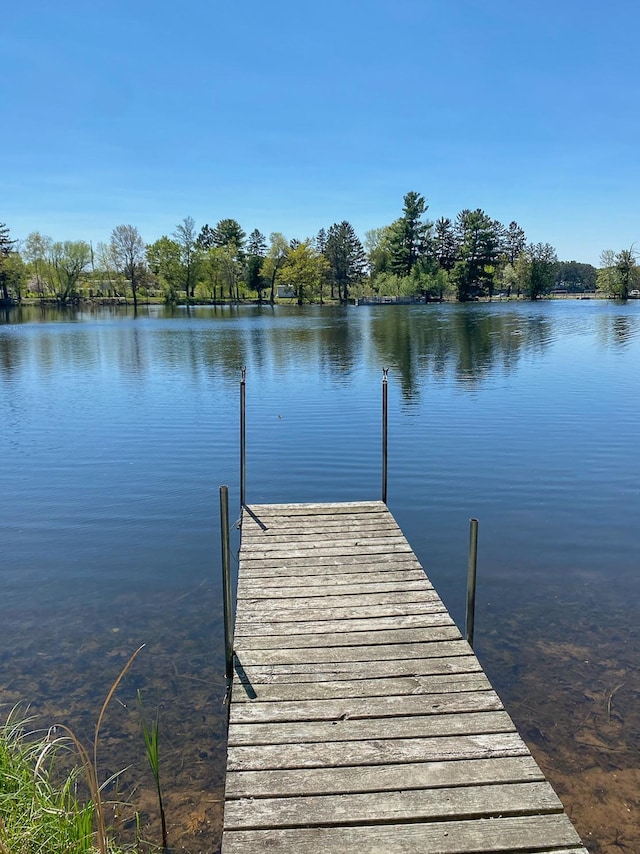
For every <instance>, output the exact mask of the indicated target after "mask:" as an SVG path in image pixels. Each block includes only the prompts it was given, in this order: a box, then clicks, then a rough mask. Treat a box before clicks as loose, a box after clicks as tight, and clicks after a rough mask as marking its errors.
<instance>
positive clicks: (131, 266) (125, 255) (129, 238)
mask: <svg viewBox="0 0 640 854" xmlns="http://www.w3.org/2000/svg"><path fill="white" fill-rule="evenodd" d="M110 245H111V255H112V257H113V260H114V262H115V265H116V269H117V270H118V271H119V272H121V273H122V274H123V275H124V277H125V278H126V279H127V280H128V282H129V285H130V286H131V294H132V296H133V305H134V307H136V308H137V306H138V287H139V285H140V282H141V281H142V280H143V277H144V273H145V245H144V241H143V240H142V237H141V236H140V232H139V231H138V229H137V228H136V227H135V226H133V225H117V226H116V227H115V228H114V229H113V231H112V232H111V244H110Z"/></svg>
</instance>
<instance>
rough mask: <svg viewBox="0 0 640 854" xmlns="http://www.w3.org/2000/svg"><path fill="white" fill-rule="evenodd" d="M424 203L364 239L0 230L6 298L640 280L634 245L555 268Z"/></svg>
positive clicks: (481, 292) (269, 294)
mask: <svg viewBox="0 0 640 854" xmlns="http://www.w3.org/2000/svg"><path fill="white" fill-rule="evenodd" d="M427 211H428V205H427V202H426V199H425V197H424V196H422V195H421V194H420V193H417V192H415V191H411V192H408V193H407V194H406V195H405V196H404V199H403V206H402V212H401V215H400V216H399V217H398V218H397V219H396V220H395V221H394V222H392V223H391V224H389V225H386V226H383V227H381V228H374V229H371V230H370V231H367V232H366V233H365V235H364V240H363V241H361V240H360V238H359V237H358V236H357V234H356V232H355V230H354V228H353V226H352V225H351V224H350V223H349V222H347V221H346V220H344V221H342V222H339V223H334V224H333V225H331V226H330V227H329V228H327V229H326V230H325V229H324V228H323V229H320V231H319V232H318V234H317V235H315V236H314V237H308V238H306V239H305V240H297V239H291V240H290V239H287V238H286V237H285V236H284V235H283V234H282V233H281V232H273V233H272V234H270V235H269V238H268V239H267V237H266V236H265V235H264V234H262V233H261V232H260V231H259V230H258V229H254V230H253V231H251V232H250V233H249V234H248V235H247V233H246V232H245V231H244V229H243V228H242V226H241V225H240V223H238V222H237V221H236V220H235V219H231V218H227V219H221V220H220V221H219V222H218V223H217V224H216V225H214V226H210V225H209V224H208V223H206V224H205V225H203V226H202V227H201V228H200V229H198V228H197V227H196V223H195V221H194V219H193V218H192V217H190V216H188V217H185V218H184V219H183V220H182V222H180V223H179V224H178V225H177V226H176V227H175V230H174V231H173V232H172V233H171V234H170V235H163V236H162V237H160V238H159V239H158V240H156V241H155V242H153V243H145V241H144V240H143V239H142V236H141V235H140V232H139V231H138V229H137V228H136V227H135V226H133V225H118V226H116V227H115V228H114V229H113V231H112V232H111V236H110V240H109V241H108V242H100V243H98V244H97V245H96V247H95V249H94V247H93V245H92V244H90V243H87V242H86V241H83V240H75V241H74V240H66V241H53V240H51V238H49V237H46V236H45V235H42V234H40V233H39V232H37V231H34V232H32V233H31V234H29V235H28V236H27V238H26V239H25V240H24V241H23V242H22V243H18V241H16V240H13V239H11V237H10V233H9V228H8V227H7V226H6V225H4V224H0V298H2V299H4V300H5V301H7V300H10V299H16V300H20V299H21V298H22V297H23V295H26V294H29V295H36V296H39V297H40V298H41V299H43V300H45V299H53V300H55V301H56V302H58V303H60V304H66V303H69V302H75V301H78V300H79V299H81V298H82V297H86V296H89V297H96V298H100V297H104V296H116V297H124V298H126V299H129V298H130V299H131V300H132V301H133V303H134V305H137V303H138V301H139V300H140V299H141V298H142V299H148V298H149V297H150V296H151V297H160V298H162V299H163V300H164V301H166V302H168V303H171V302H182V301H185V302H194V301H207V302H214V303H217V302H239V301H240V300H242V299H255V300H257V301H258V302H269V303H272V304H273V303H274V302H275V301H276V300H277V299H278V298H279V297H280V298H286V299H292V300H295V301H297V302H298V304H300V305H301V304H303V303H305V302H319V303H324V302H327V301H331V302H339V303H342V304H345V303H347V302H349V300H350V299H352V298H354V297H361V296H367V295H384V296H407V297H415V298H420V299H424V300H425V301H428V300H444V299H457V300H459V301H460V302H468V301H471V300H476V299H479V298H484V297H489V298H493V297H494V296H497V295H499V296H501V297H510V296H514V295H516V296H518V297H520V296H523V297H525V298H527V299H531V300H535V299H538V298H539V297H541V296H544V295H545V294H548V293H549V292H550V291H552V290H554V289H555V290H560V291H565V292H567V293H571V292H580V291H591V290H595V289H596V287H597V288H598V289H599V290H600V291H602V292H603V293H605V294H606V295H610V296H616V297H621V298H625V299H626V298H627V297H628V296H629V295H635V294H633V291H634V289H635V287H636V285H637V284H638V281H639V280H640V277H639V274H638V267H637V263H636V254H635V251H634V249H633V247H632V248H631V249H629V250H622V251H621V252H619V253H615V252H613V251H610V250H607V251H606V252H604V253H603V255H602V268H601V269H600V270H599V271H598V270H596V268H595V267H593V266H591V265H590V264H581V263H579V262H576V261H568V262H559V261H558V258H557V254H556V251H555V249H554V248H553V246H551V245H550V244H549V243H529V242H527V239H526V235H525V232H524V230H523V229H522V228H521V227H520V226H519V225H518V223H517V222H515V221H512V222H510V223H509V224H508V225H506V226H505V225H503V224H502V223H500V222H499V221H498V220H495V219H492V218H491V217H490V216H488V215H487V214H486V213H485V212H484V211H483V210H481V209H479V208H478V209H476V210H470V209H465V210H462V211H460V213H459V214H458V215H457V216H456V217H455V219H453V220H452V219H449V218H447V217H440V218H439V219H437V220H436V221H435V222H432V221H431V220H429V219H428V218H427Z"/></svg>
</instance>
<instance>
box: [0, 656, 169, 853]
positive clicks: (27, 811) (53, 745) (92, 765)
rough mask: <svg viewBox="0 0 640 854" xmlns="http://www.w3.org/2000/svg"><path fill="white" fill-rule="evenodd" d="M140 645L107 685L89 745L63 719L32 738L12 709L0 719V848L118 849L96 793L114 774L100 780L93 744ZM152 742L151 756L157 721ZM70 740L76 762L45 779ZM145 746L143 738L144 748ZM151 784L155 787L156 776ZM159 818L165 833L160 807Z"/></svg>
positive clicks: (26, 850)
mask: <svg viewBox="0 0 640 854" xmlns="http://www.w3.org/2000/svg"><path fill="white" fill-rule="evenodd" d="M141 649H142V646H141V647H139V648H138V649H137V650H136V651H135V652H134V653H133V655H132V656H131V657H130V658H129V660H128V661H127V663H126V664H125V666H124V667H123V668H122V670H121V671H120V674H119V675H118V677H117V679H116V680H115V682H114V683H113V685H112V686H111V688H110V689H109V692H108V694H107V696H106V698H105V701H104V703H103V704H102V707H101V708H100V712H99V714H98V719H97V722H96V726H95V730H94V734H93V741H92V743H91V745H90V746H89V747H86V746H85V745H84V744H83V743H82V742H81V741H80V739H79V738H77V736H76V735H75V734H74V732H73V731H72V730H71V729H70V728H69V727H68V726H66V725H64V724H62V725H59V726H57V727H52V728H51V729H50V730H49V731H48V732H47V733H46V735H45V736H44V737H40V738H36V737H35V734H34V733H32V732H28V731H27V729H26V726H27V724H28V723H29V722H30V719H28V718H27V719H23V720H20V719H19V716H18V711H17V709H14V710H13V711H12V712H11V713H10V714H9V717H8V718H7V721H6V723H5V724H4V725H0V854H96V852H99V854H124V849H123V848H120V847H118V846H117V845H116V844H115V843H114V841H113V840H112V839H110V837H109V835H108V829H107V819H106V811H105V804H104V801H103V798H102V792H103V789H104V787H105V786H107V785H108V784H109V783H111V782H112V781H113V780H114V779H115V778H116V777H117V776H118V775H113V776H111V777H109V778H108V779H107V780H105V781H103V782H102V783H101V782H100V775H99V772H98V745H99V739H100V728H101V726H102V721H103V718H104V715H105V712H106V710H107V707H108V705H109V703H110V701H111V699H112V697H113V695H114V693H115V691H116V689H117V688H118V685H119V684H120V682H121V681H122V679H123V677H124V675H125V674H126V673H127V671H128V670H129V668H130V667H131V665H132V664H133V662H134V659H135V658H136V656H137V655H138V653H139V652H140V650H141ZM58 733H63V735H62V736H60V735H58ZM146 740H147V733H146V731H145V742H146ZM155 743H156V756H157V724H156V727H155ZM72 745H73V746H74V747H75V749H76V751H77V754H78V756H79V758H80V763H81V764H80V767H76V768H75V769H74V770H73V771H71V772H70V773H69V774H67V775H66V777H64V779H63V780H62V782H61V783H59V784H54V783H53V782H52V779H51V770H52V768H53V765H54V760H55V759H56V757H57V756H58V754H59V753H60V751H62V750H70V749H71V747H72ZM149 750H150V748H149V745H148V744H147V752H148V753H149ZM81 776H82V777H84V779H85V782H86V784H87V786H88V789H89V795H90V800H89V801H88V803H82V801H81V800H80V799H79V798H78V796H77V784H78V782H79V780H80V777H81ZM154 776H155V775H154ZM156 785H157V786H158V787H159V777H157V776H156ZM162 819H163V834H164V836H165V839H166V829H165V822H164V813H163V814H162ZM165 847H166V846H165ZM130 850H131V849H130Z"/></svg>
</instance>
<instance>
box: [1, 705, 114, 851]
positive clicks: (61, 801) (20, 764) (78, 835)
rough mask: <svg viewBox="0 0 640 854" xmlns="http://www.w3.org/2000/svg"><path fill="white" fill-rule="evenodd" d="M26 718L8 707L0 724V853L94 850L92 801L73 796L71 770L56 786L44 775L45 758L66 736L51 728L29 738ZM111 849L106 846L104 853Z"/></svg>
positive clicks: (56, 750) (73, 774)
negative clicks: (6, 714) (59, 736)
mask: <svg viewBox="0 0 640 854" xmlns="http://www.w3.org/2000/svg"><path fill="white" fill-rule="evenodd" d="M28 723H29V719H20V718H19V716H18V710H17V709H14V710H13V711H12V712H11V713H10V714H9V717H8V718H7V720H6V722H5V723H4V724H3V725H0V852H2V854H58V852H59V854H89V852H94V851H95V848H94V845H93V820H94V805H93V804H92V803H88V804H81V803H80V802H79V801H78V800H77V799H76V797H75V791H76V782H77V774H78V772H77V770H76V771H73V772H71V773H70V774H69V775H67V776H66V778H65V779H64V780H63V781H62V782H61V783H60V784H58V785H56V784H54V783H53V782H52V781H51V779H50V769H51V763H52V762H53V760H54V758H55V756H56V755H57V754H58V753H59V751H61V750H64V749H65V746H66V745H68V742H67V740H66V739H60V738H55V737H54V736H53V735H52V733H51V731H49V732H48V733H47V734H46V735H45V736H44V737H40V738H38V739H34V738H33V735H32V734H31V733H28V732H27V729H26V727H27V724H28ZM117 850H118V849H116V848H115V847H113V846H112V847H111V851H110V852H109V854H115V852H116V851H117Z"/></svg>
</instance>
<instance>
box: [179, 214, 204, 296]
mask: <svg viewBox="0 0 640 854" xmlns="http://www.w3.org/2000/svg"><path fill="white" fill-rule="evenodd" d="M173 239H174V241H175V242H176V243H177V244H178V246H179V247H180V266H181V268H182V277H181V278H182V289H183V290H184V293H185V297H186V299H187V302H189V300H191V299H193V295H194V291H195V287H196V282H197V281H198V273H199V270H200V249H199V247H198V245H197V243H196V223H195V220H194V219H193V217H192V216H186V217H185V218H184V219H183V220H182V222H181V223H179V224H178V225H177V226H176V230H175V231H174V232H173Z"/></svg>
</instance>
